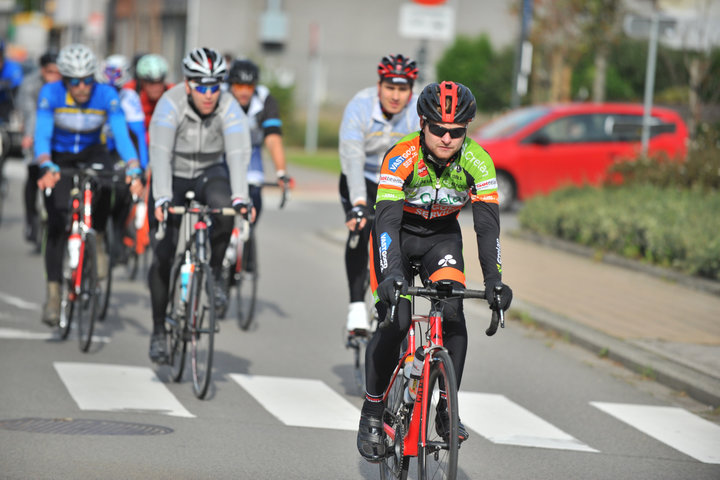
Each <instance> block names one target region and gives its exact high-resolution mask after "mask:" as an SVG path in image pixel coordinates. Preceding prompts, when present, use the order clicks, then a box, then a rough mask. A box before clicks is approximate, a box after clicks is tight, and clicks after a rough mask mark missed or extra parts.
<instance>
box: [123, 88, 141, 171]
mask: <svg viewBox="0 0 720 480" xmlns="http://www.w3.org/2000/svg"><path fill="white" fill-rule="evenodd" d="M119 96H120V105H121V106H122V110H123V113H124V114H125V121H127V125H128V128H129V129H130V132H131V133H132V137H131V139H132V140H133V144H134V145H135V147H136V149H137V153H138V155H139V156H140V167H141V168H142V169H143V170H145V169H146V168H147V163H148V151H147V130H146V128H145V112H143V109H142V103H141V101H140V95H138V93H137V92H136V91H135V90H128V89H122V90H121V91H120V93H119Z"/></svg>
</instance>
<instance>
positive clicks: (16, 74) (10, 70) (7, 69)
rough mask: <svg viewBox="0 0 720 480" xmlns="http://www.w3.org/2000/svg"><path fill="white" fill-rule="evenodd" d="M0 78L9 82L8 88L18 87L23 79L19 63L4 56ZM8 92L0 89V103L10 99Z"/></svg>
mask: <svg viewBox="0 0 720 480" xmlns="http://www.w3.org/2000/svg"><path fill="white" fill-rule="evenodd" d="M0 80H6V81H8V83H9V84H10V85H9V86H10V90H13V89H15V88H18V87H19V86H20V84H21V83H22V80H23V72H22V67H21V66H20V64H19V63H17V62H15V61H13V60H10V59H9V58H6V59H5V61H4V63H3V66H2V68H0ZM9 95H10V92H9V91H7V90H5V89H0V103H5V102H7V101H9V100H10V96H9Z"/></svg>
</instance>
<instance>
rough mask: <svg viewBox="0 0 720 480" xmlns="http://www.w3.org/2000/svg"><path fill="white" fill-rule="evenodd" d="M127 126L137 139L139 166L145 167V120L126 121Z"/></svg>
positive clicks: (146, 162) (146, 156)
mask: <svg viewBox="0 0 720 480" xmlns="http://www.w3.org/2000/svg"><path fill="white" fill-rule="evenodd" d="M127 125H128V128H129V129H130V131H131V132H132V134H133V136H134V137H135V139H136V140H137V152H138V155H140V167H141V168H142V169H143V171H144V170H146V169H147V164H148V146H147V143H146V131H145V120H144V119H143V120H140V121H139V122H128V124H127Z"/></svg>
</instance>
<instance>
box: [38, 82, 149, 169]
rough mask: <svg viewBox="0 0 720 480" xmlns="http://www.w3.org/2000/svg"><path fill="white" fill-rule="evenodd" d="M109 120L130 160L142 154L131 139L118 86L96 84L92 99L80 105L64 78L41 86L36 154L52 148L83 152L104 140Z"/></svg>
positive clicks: (47, 152) (119, 147) (120, 149)
mask: <svg viewBox="0 0 720 480" xmlns="http://www.w3.org/2000/svg"><path fill="white" fill-rule="evenodd" d="M106 121H107V122H108V123H109V125H110V128H111V130H112V132H113V136H114V137H115V142H116V145H117V150H118V153H119V154H120V157H121V158H122V159H123V160H125V162H128V161H130V160H136V159H137V158H138V155H137V152H136V150H135V146H134V145H133V143H132V141H131V140H130V135H129V133H128V127H127V123H126V122H125V115H124V114H123V111H122V108H121V107H120V99H119V98H118V94H117V92H116V91H115V88H114V87H111V86H110V85H104V84H98V83H96V84H94V85H93V87H92V92H91V94H90V99H89V100H88V101H87V102H86V103H85V104H83V105H79V104H77V103H76V102H75V100H74V99H73V98H72V96H71V95H70V92H68V90H67V89H66V88H65V85H64V83H63V82H62V80H61V81H58V82H52V83H47V84H45V85H44V86H43V87H42V88H41V89H40V95H39V96H38V106H37V120H36V124H35V158H38V157H39V156H41V155H50V154H51V152H53V151H54V152H64V153H79V152H81V151H83V150H85V148H87V147H89V146H91V145H97V144H99V143H101V138H100V135H101V133H102V128H103V125H105V122H106Z"/></svg>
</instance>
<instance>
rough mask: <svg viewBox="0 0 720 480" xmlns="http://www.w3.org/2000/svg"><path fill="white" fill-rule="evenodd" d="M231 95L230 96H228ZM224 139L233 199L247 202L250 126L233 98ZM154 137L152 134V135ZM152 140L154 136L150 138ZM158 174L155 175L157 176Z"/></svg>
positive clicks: (224, 113)
mask: <svg viewBox="0 0 720 480" xmlns="http://www.w3.org/2000/svg"><path fill="white" fill-rule="evenodd" d="M228 95H230V94H228ZM222 118H223V137H224V140H225V159H226V161H227V165H228V170H230V189H231V190H232V198H233V199H240V200H242V201H244V202H245V201H247V200H248V199H249V198H250V197H249V194H248V183H247V170H248V166H249V165H250V154H251V145H250V126H249V124H248V119H247V115H245V113H244V112H243V111H242V109H241V108H240V104H238V103H237V101H236V100H235V99H234V98H232V99H230V101H229V103H228V106H227V108H226V110H225V111H224V112H223V117H222ZM151 135H152V134H151ZM150 138H152V136H151V137H150ZM156 173H157V172H155V173H154V174H153V177H154V176H155V174H156Z"/></svg>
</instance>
